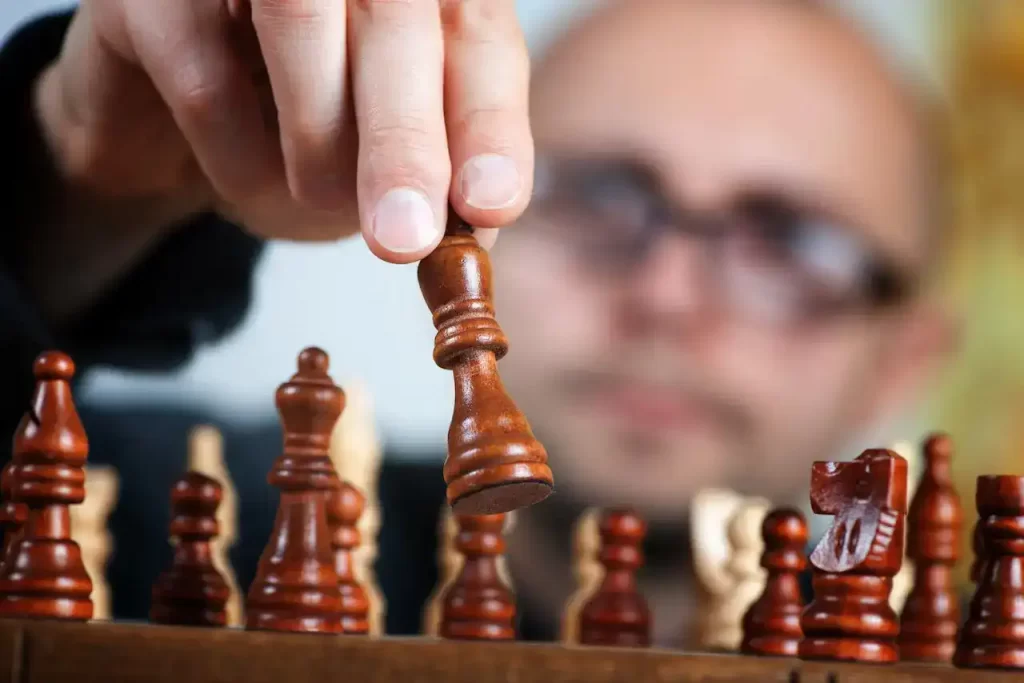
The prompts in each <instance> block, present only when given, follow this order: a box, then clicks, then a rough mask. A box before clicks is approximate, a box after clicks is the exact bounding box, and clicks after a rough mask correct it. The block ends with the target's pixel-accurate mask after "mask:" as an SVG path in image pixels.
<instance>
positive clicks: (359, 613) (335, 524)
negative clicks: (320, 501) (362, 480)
mask: <svg viewBox="0 0 1024 683" xmlns="http://www.w3.org/2000/svg"><path fill="white" fill-rule="evenodd" d="M365 505H366V499H365V498H364V497H363V494H361V493H359V491H358V490H356V488H355V487H354V486H352V485H351V484H349V483H347V482H342V484H341V485H340V486H339V487H338V488H336V489H334V490H333V491H331V493H330V495H329V496H328V498H327V525H328V526H329V527H330V528H331V548H332V550H333V551H334V571H335V573H336V574H337V575H338V587H339V588H340V590H341V630H342V632H343V633H351V634H366V633H369V632H370V621H369V618H370V603H369V601H368V600H367V597H366V591H364V590H363V587H362V586H361V585H360V584H359V582H358V581H357V580H356V576H355V567H354V562H353V559H352V555H353V552H354V551H355V550H356V548H358V547H359V528H358V526H357V525H358V524H359V516H360V515H361V514H362V513H363V508H364V506H365Z"/></svg>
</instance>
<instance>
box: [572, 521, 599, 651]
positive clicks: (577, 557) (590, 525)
mask: <svg viewBox="0 0 1024 683" xmlns="http://www.w3.org/2000/svg"><path fill="white" fill-rule="evenodd" d="M600 512H601V511H600V510H599V509H597V508H588V509H587V510H585V511H584V512H583V514H582V515H580V517H579V519H577V520H576V524H575V525H573V573H574V574H575V576H576V590H575V591H574V592H573V594H572V595H571V596H570V597H569V600H568V601H567V602H566V605H565V609H564V610H563V612H562V642H563V643H566V644H569V645H571V644H576V643H578V642H579V626H580V611H581V610H582V609H583V606H584V605H585V604H586V603H587V600H589V599H590V598H591V597H592V596H593V595H594V593H596V592H597V589H598V588H599V587H600V586H601V579H603V578H604V568H603V567H602V566H601V563H600V562H598V560H597V555H598V553H599V552H600V551H601V534H600V529H599V518H600Z"/></svg>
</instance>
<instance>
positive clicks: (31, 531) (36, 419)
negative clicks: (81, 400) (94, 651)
mask: <svg viewBox="0 0 1024 683" xmlns="http://www.w3.org/2000/svg"><path fill="white" fill-rule="evenodd" d="M33 370H34V372H35V378H36V389H35V393H34V394H33V396H32V404H31V406H30V408H29V412H28V413H27V414H26V415H25V417H24V418H22V420H21V424H19V426H18V430H17V432H15V436H14V467H13V468H12V470H11V475H10V476H12V477H13V479H14V486H13V496H14V500H17V501H19V502H21V503H24V504H25V506H26V508H27V510H28V514H27V517H26V520H25V524H24V527H23V530H22V533H21V535H20V536H19V537H18V538H17V539H15V541H14V543H13V545H12V546H11V548H10V552H9V553H8V556H7V561H6V562H5V563H4V566H3V570H2V571H0V616H2V617H43V618H51V619H65V620H73V621H88V620H89V619H91V618H92V614H93V606H92V600H91V599H90V597H89V596H90V594H91V593H92V581H91V580H90V578H89V574H88V573H87V572H86V570H85V565H84V564H83V562H82V553H81V549H80V548H79V547H78V544H77V543H75V541H74V540H72V538H71V513H70V510H69V506H70V505H77V504H79V503H81V502H82V501H83V500H84V499H85V470H84V467H85V463H86V459H87V456H88V453H89V442H88V440H87V439H86V435H85V429H83V427H82V422H81V420H80V419H79V417H78V411H77V409H76V408H75V404H74V400H73V399H72V396H71V384H70V382H71V379H72V377H74V374H75V364H74V362H73V361H72V360H71V358H69V357H68V356H66V355H65V354H63V353H60V352H59V351H49V352H45V353H43V354H41V355H40V356H39V357H38V358H37V359H36V361H35V365H34V368H33Z"/></svg>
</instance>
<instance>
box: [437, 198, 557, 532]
mask: <svg viewBox="0 0 1024 683" xmlns="http://www.w3.org/2000/svg"><path fill="white" fill-rule="evenodd" d="M418 275H419V283H420V290H421V291H422V293H423V298H424V300H425V301H426V303H427V305H428V306H429V307H430V311H431V313H432V314H433V317H434V325H435V327H436V328H437V336H436V337H435V338H434V362H435V363H437V365H438V366H439V367H441V368H442V369H445V370H451V371H452V373H453V374H454V378H455V409H454V413H453V415H452V421H451V427H450V428H449V431H448V459H447V461H446V462H445V465H444V479H445V482H446V483H447V484H448V502H449V504H451V505H452V507H453V508H454V510H455V512H456V513H458V514H467V515H486V514H498V513H504V512H511V511H513V510H515V509H517V508H522V507H527V506H530V505H533V504H535V503H538V502H540V501H541V500H544V499H545V498H547V497H548V495H550V493H551V490H552V487H553V485H554V484H553V480H552V476H551V469H550V468H549V467H548V465H547V453H546V451H545V450H544V447H543V446H542V445H541V444H540V443H539V442H538V441H537V440H536V439H535V438H534V436H533V432H532V431H531V430H530V425H529V424H528V423H527V421H526V418H525V417H524V416H523V414H522V412H520V410H519V409H518V408H517V407H516V405H515V403H514V402H513V401H512V399H511V398H510V397H509V395H508V393H507V392H506V391H505V387H504V385H503V384H502V382H501V377H500V376H499V374H498V361H499V360H500V359H501V358H502V357H504V356H505V354H506V353H507V352H508V340H507V339H506V338H505V334H504V333H503V332H502V330H501V327H499V326H498V323H497V321H496V320H495V318H494V305H493V298H492V293H491V287H492V283H491V264H490V260H489V258H488V256H487V252H486V251H484V249H483V248H482V247H481V246H480V245H479V244H478V243H477V241H476V238H475V237H473V231H472V228H470V227H469V225H467V224H466V223H465V222H464V221H462V220H461V219H460V218H459V217H458V215H456V213H455V211H454V210H450V211H449V221H448V229H447V231H446V233H445V236H444V238H443V239H442V240H441V243H440V245H438V247H437V248H436V249H435V250H434V251H433V252H432V253H431V254H430V255H428V256H427V257H426V258H424V259H423V260H422V261H421V262H420V265H419V270H418Z"/></svg>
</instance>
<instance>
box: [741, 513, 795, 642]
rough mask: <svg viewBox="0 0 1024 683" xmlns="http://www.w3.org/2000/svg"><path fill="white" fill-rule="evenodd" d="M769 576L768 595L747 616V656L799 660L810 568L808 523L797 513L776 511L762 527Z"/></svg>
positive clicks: (762, 597) (766, 593) (754, 605)
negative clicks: (803, 586)
mask: <svg viewBox="0 0 1024 683" xmlns="http://www.w3.org/2000/svg"><path fill="white" fill-rule="evenodd" d="M761 535H762V538H763V539H764V548H765V550H764V555H763V556H762V557H761V566H762V567H764V568H765V569H766V570H767V572H768V578H767V581H766V582H765V586H764V592H762V593H761V597H759V598H758V599H757V600H756V601H755V602H754V604H752V605H751V606H750V609H748V610H747V613H746V614H745V615H744V616H743V642H742V644H741V645H740V651H741V652H743V653H744V654H750V655H761V656H775V657H795V656H796V654H797V649H798V647H799V645H800V639H801V638H802V637H803V631H802V630H801V628H800V614H801V613H802V612H803V610H804V600H803V595H802V594H801V591H800V575H801V574H803V572H804V570H805V569H806V568H807V557H806V556H805V554H804V548H805V547H806V546H807V522H806V521H805V520H804V517H803V515H801V514H800V513H799V512H797V511H796V510H791V509H781V510H774V511H772V512H771V513H769V515H768V516H767V517H765V520H764V523H763V524H762V526H761Z"/></svg>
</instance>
